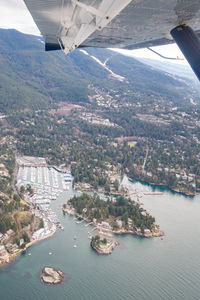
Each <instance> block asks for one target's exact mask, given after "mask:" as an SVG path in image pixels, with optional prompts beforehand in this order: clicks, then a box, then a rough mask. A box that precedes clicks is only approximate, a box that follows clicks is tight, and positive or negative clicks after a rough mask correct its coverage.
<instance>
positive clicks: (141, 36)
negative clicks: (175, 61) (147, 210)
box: [24, 0, 200, 76]
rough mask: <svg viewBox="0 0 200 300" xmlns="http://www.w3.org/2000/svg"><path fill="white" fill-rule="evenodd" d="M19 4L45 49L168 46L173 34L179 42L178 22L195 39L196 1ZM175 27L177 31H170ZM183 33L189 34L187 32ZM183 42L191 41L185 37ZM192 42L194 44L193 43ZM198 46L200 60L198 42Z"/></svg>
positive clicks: (199, 1)
mask: <svg viewBox="0 0 200 300" xmlns="http://www.w3.org/2000/svg"><path fill="white" fill-rule="evenodd" d="M24 2H25V4H26V6H27V8H28V9H29V11H30V13H31V15H32V17H33V19H34V21H35V23H36V25H37V26H38V28H39V30H40V32H41V34H42V35H43V37H44V38H45V49H46V50H47V51H48V50H58V49H62V50H63V51H64V52H65V53H68V52H71V51H73V50H74V49H75V48H78V47H105V48H122V49H138V48H145V47H150V46H159V45H164V44H169V43H171V42H173V38H174V40H175V41H176V42H177V43H178V45H179V46H180V44H179V42H178V41H177V40H178V39H177V37H176V35H177V34H178V35H179V33H180V31H181V30H182V29H180V28H178V26H179V25H181V26H182V25H183V24H184V26H185V24H186V25H187V27H188V28H190V27H192V28H193V30H192V31H193V33H194V34H195V37H198V35H199V36H200V0H24ZM176 27H177V28H178V29H177V30H175V31H176V32H175V31H173V32H172V34H170V32H171V30H172V29H174V28H176ZM189 31H190V30H189ZM184 34H185V32H184ZM186 35H187V37H188V36H189V38H191V37H190V32H186ZM172 36H173V38H172ZM183 39H184V40H185V36H184V37H183V38H182V40H183ZM185 43H186V44H188V43H189V44H190V41H189V40H187V39H186V40H185ZM194 44H195V47H196V41H195V42H194ZM198 46H199V50H198V51H199V53H198V54H199V57H198V58H199V60H200V42H199V45H198ZM182 51H183V49H182ZM189 52H190V51H189ZM183 53H184V55H185V56H186V58H187V59H188V57H187V53H185V52H184V51H183ZM192 56H193V55H192ZM189 62H190V61H189ZM190 64H191V62H190ZM199 68H200V66H199ZM193 69H194V68H193ZM195 73H196V72H195ZM199 76H200V71H199Z"/></svg>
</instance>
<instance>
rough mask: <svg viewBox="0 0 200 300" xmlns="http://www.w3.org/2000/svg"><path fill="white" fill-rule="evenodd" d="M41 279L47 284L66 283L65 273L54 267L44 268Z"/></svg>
mask: <svg viewBox="0 0 200 300" xmlns="http://www.w3.org/2000/svg"><path fill="white" fill-rule="evenodd" d="M40 277H41V280H42V281H43V282H44V283H46V284H59V283H62V282H63V281H64V279H65V273H64V272H63V271H61V270H58V269H55V268H52V267H44V268H43V269H42V272H41V276H40Z"/></svg>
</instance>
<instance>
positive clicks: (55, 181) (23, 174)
mask: <svg viewBox="0 0 200 300" xmlns="http://www.w3.org/2000/svg"><path fill="white" fill-rule="evenodd" d="M66 178H67V181H66V180H65V179H66ZM71 184H72V176H71V173H70V172H68V173H62V172H58V171H57V170H56V169H55V168H52V167H51V168H48V167H46V166H20V167H19V171H18V180H17V185H18V188H20V187H21V186H27V185H30V186H31V188H32V190H33V195H32V196H30V195H27V194H26V195H25V200H26V201H27V202H28V203H29V204H30V205H31V210H32V213H33V214H34V215H35V216H36V217H37V218H40V219H42V220H43V225H44V226H43V228H40V229H39V230H37V231H36V232H34V234H33V235H32V241H36V240H40V239H42V238H44V237H48V236H50V235H52V234H53V233H55V232H56V229H57V228H60V229H61V230H64V227H63V226H62V225H61V223H60V220H59V218H58V217H57V215H56V213H55V212H54V211H53V210H52V208H51V203H52V201H55V200H56V199H57V197H59V195H60V194H62V193H63V192H64V191H66V190H69V188H70V186H71Z"/></svg>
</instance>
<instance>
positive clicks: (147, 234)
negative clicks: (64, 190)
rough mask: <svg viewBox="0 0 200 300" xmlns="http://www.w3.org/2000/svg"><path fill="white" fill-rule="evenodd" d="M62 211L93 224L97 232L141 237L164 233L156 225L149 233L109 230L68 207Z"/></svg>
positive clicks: (151, 236)
mask: <svg viewBox="0 0 200 300" xmlns="http://www.w3.org/2000/svg"><path fill="white" fill-rule="evenodd" d="M62 210H63V212H65V213H67V214H68V215H74V216H76V217H78V218H82V219H83V220H84V221H85V222H87V223H90V225H92V226H93V228H95V229H96V230H97V231H98V232H99V233H101V232H107V233H108V232H109V233H113V234H119V235H122V234H132V235H136V236H139V237H142V238H153V237H162V236H164V235H165V233H164V231H162V230H160V227H159V226H158V225H155V226H156V228H157V231H156V232H150V233H144V234H143V233H141V232H137V231H135V230H126V229H124V228H123V229H119V230H111V229H107V228H104V227H102V226H99V225H98V224H95V223H94V222H93V221H91V220H88V219H87V218H84V217H83V216H82V215H80V214H78V213H77V212H76V211H74V210H73V211H72V210H70V209H68V208H62Z"/></svg>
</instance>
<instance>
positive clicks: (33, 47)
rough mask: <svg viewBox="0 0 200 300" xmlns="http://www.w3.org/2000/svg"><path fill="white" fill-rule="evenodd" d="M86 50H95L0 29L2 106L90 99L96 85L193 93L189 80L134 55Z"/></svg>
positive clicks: (172, 93) (181, 94) (34, 106)
mask: <svg viewBox="0 0 200 300" xmlns="http://www.w3.org/2000/svg"><path fill="white" fill-rule="evenodd" d="M86 51H87V52H88V53H89V54H90V55H86V54H85V53H84V52H82V51H81V50H79V49H78V50H76V51H74V52H73V53H71V54H70V55H64V54H63V53H62V52H61V51H54V52H45V51H44V44H43V42H42V40H41V39H40V38H39V37H36V36H32V35H26V34H22V33H20V32H18V31H16V30H6V29H0V68H1V74H0V111H1V112H3V113H8V112H11V111H16V110H23V109H26V108H31V109H34V110H36V109H41V108H45V107H47V106H49V105H54V103H56V102H61V101H67V102H87V101H88V94H90V93H91V90H90V89H88V85H90V84H93V85H95V86H98V87H99V88H104V89H105V90H106V91H111V90H113V89H117V90H118V91H119V92H120V93H124V92H126V91H127V90H129V91H132V92H137V93H138V92H139V93H142V94H144V93H145V95H152V94H153V95H156V96H159V95H161V96H162V97H164V98H166V99H167V98H169V97H170V98H171V100H174V101H175V102H177V101H178V102H179V103H181V102H182V101H183V98H184V96H187V93H186V90H187V88H186V86H185V85H184V84H183V83H181V82H180V81H178V80H174V79H173V78H171V77H170V76H166V75H165V74H163V73H162V72H159V71H152V70H151V67H148V66H146V65H144V64H142V63H140V62H138V61H136V60H134V59H133V58H129V57H125V56H123V55H121V54H117V53H115V52H112V51H110V50H107V49H86ZM92 55H93V56H95V57H97V58H98V59H99V60H100V61H101V62H102V63H103V62H105V60H106V59H107V60H108V61H107V66H108V67H109V68H110V69H111V70H112V71H113V72H115V73H117V74H119V75H121V76H124V77H125V81H122V82H120V81H119V80H118V79H116V78H114V77H112V76H110V72H109V71H108V70H107V69H106V68H104V66H102V65H101V64H99V63H98V62H97V61H96V60H95V59H93V58H92V57H91V56H92ZM183 90H184V91H183Z"/></svg>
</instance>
